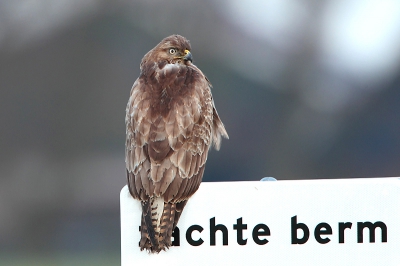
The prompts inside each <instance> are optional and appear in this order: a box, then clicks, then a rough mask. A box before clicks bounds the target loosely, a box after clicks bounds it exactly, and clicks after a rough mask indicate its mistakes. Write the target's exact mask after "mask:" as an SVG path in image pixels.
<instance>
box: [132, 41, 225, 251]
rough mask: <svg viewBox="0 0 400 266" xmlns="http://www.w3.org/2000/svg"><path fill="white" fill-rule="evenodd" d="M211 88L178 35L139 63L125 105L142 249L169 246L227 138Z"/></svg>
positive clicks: (157, 249)
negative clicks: (212, 151)
mask: <svg viewBox="0 0 400 266" xmlns="http://www.w3.org/2000/svg"><path fill="white" fill-rule="evenodd" d="M211 88H212V85H211V83H210V81H209V80H208V79H207V77H206V76H205V75H204V74H203V72H202V71H201V70H200V69H199V68H198V67H197V66H195V65H194V64H193V56H192V53H191V45H190V42H189V40H187V39H186V38H185V37H183V36H181V35H177V34H174V35H171V36H168V37H166V38H164V39H163V40H162V41H161V42H160V43H159V44H158V45H156V46H155V47H154V48H153V49H151V50H150V51H149V52H148V53H146V54H145V55H144V57H143V59H142V61H141V63H140V75H139V77H138V78H137V79H136V81H135V82H134V84H133V86H132V89H131V92H130V97H129V101H128V104H127V107H126V116H125V124H126V143H125V163H126V171H127V182H128V188H129V193H130V195H131V196H132V197H133V198H134V199H136V200H139V201H140V203H141V208H142V215H141V222H140V224H141V225H140V231H141V233H140V234H141V237H140V241H139V246H140V250H141V251H142V250H147V251H148V252H149V253H159V252H160V251H166V250H167V249H169V247H170V246H171V245H172V242H171V237H172V233H173V230H174V229H175V227H176V225H177V223H178V221H179V218H180V216H181V214H182V211H183V209H184V207H185V205H186V203H187V201H188V199H189V198H190V197H191V196H192V195H193V194H194V193H195V192H196V191H197V190H198V188H199V186H200V183H201V180H202V178H203V174H204V168H205V164H206V161H207V155H208V151H209V149H210V147H211V146H214V147H215V149H216V150H219V148H220V145H221V139H222V137H224V138H227V139H228V138H229V137H228V133H227V131H226V129H225V127H224V124H223V123H222V121H221V119H220V117H219V115H218V113H217V110H216V108H215V104H214V100H213V97H212V94H211Z"/></svg>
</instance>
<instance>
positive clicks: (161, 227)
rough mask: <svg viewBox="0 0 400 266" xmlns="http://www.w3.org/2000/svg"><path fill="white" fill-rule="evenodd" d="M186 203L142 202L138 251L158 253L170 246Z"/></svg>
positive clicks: (160, 200) (154, 200) (158, 199)
mask: <svg viewBox="0 0 400 266" xmlns="http://www.w3.org/2000/svg"><path fill="white" fill-rule="evenodd" d="M186 202H187V201H182V202H179V203H171V202H164V201H163V200H162V198H153V199H150V200H148V201H143V202H142V221H141V230H140V231H141V239H140V243H139V246H140V250H144V249H146V250H147V251H149V252H150V253H159V252H160V251H161V250H166V249H168V248H169V247H170V246H171V245H172V241H171V237H172V232H173V230H174V229H175V227H176V225H177V223H178V220H179V218H180V216H181V213H182V210H183V208H184V207H185V205H186Z"/></svg>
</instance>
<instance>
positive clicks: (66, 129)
mask: <svg viewBox="0 0 400 266" xmlns="http://www.w3.org/2000/svg"><path fill="white" fill-rule="evenodd" d="M174 33H177V34H181V35H183V36H185V37H187V38H188V39H189V40H190V41H191V44H192V53H193V55H194V63H195V64H196V65H197V66H198V67H199V68H200V69H201V70H202V71H203V72H204V73H205V74H206V75H207V76H208V78H209V79H210V80H211V82H212V84H213V86H214V87H213V95H214V100H215V104H216V107H217V109H218V112H219V114H220V116H221V118H222V121H223V122H224V124H225V127H226V129H227V131H228V133H229V136H230V139H229V140H223V142H222V147H221V150H220V151H219V152H215V151H214V150H212V151H211V153H210V155H209V160H208V163H207V168H206V172H205V176H204V181H238V180H260V179H261V178H262V177H265V176H273V177H275V178H277V179H278V180H288V179H314V178H318V179H320V178H350V177H382V176H400V163H399V160H400V134H399V133H400V120H399V113H400V2H399V1H396V0H393V1H391V0H369V1H363V0H324V1H319V0H263V1H257V0H247V1H242V0H204V1H195V0H173V1H156V0H137V1H95V0H85V1H80V0H53V1H51V2H50V1H46V0H41V1H40V0H36V1H35V0H24V1H1V2H0V86H1V87H0V124H1V135H0V136H1V137H0V147H1V149H0V265H119V264H120V253H119V252H120V228H119V191H120V189H121V188H122V187H123V186H124V185H125V183H126V179H125V178H126V177H125V163H124V144H125V143H124V142H125V124H124V117H125V107H126V103H127V101H128V97H129V92H130V89H131V86H132V84H133V82H134V81H135V79H136V78H137V77H138V75H139V64H140V60H141V58H142V57H143V55H144V54H145V53H146V52H148V51H149V50H150V49H151V48H153V47H154V46H155V45H157V44H158V43H159V42H160V41H161V40H162V39H163V38H164V37H166V36H168V35H171V34H174Z"/></svg>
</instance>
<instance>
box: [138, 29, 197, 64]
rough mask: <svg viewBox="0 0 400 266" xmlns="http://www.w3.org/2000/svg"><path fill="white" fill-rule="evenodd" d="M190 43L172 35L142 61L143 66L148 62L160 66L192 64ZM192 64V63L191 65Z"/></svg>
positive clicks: (183, 38) (181, 37)
mask: <svg viewBox="0 0 400 266" xmlns="http://www.w3.org/2000/svg"><path fill="white" fill-rule="evenodd" d="M190 50H191V47H190V43H189V41H188V40H187V39H186V38H185V37H183V36H180V35H176V34H175V35H171V36H168V37H167V38H165V39H163V40H162V41H161V42H160V43H159V44H158V45H157V46H156V47H154V48H153V49H152V50H151V51H150V52H148V53H147V54H146V55H145V56H144V57H143V59H142V65H144V64H146V63H147V62H156V63H158V64H174V63H178V64H185V65H187V64H190V63H191V62H192V61H193V57H192V54H191V52H190ZM189 62H190V63H189Z"/></svg>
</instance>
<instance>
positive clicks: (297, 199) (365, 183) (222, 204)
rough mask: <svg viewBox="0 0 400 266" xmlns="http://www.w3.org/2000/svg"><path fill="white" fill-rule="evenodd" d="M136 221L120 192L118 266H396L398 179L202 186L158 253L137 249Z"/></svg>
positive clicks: (135, 210) (399, 250)
mask: <svg viewBox="0 0 400 266" xmlns="http://www.w3.org/2000/svg"><path fill="white" fill-rule="evenodd" d="M140 217H141V206H140V203H139V202H138V201H136V200H134V199H133V198H132V197H131V196H130V194H129V191H128V188H127V187H124V188H123V189H122V191H121V263H122V265H123V266H128V265H157V264H156V263H160V265H274V266H275V265H335V266H336V265H363V266H365V265H385V266H388V265H400V179H399V178H370V179H334V180H301V181H277V182H219V183H202V184H201V186H200V189H199V190H198V191H197V192H196V194H195V195H194V196H193V197H192V198H190V200H189V201H188V204H187V205H186V207H185V209H184V211H183V214H182V216H181V218H180V220H179V223H178V228H179V232H178V230H176V231H175V232H174V239H173V242H174V243H175V245H179V246H172V247H171V248H170V249H169V250H168V251H166V252H163V251H161V252H160V253H159V254H148V253H147V252H145V251H140V249H139V240H140V232H139V225H140ZM142 263H146V264H142Z"/></svg>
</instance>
